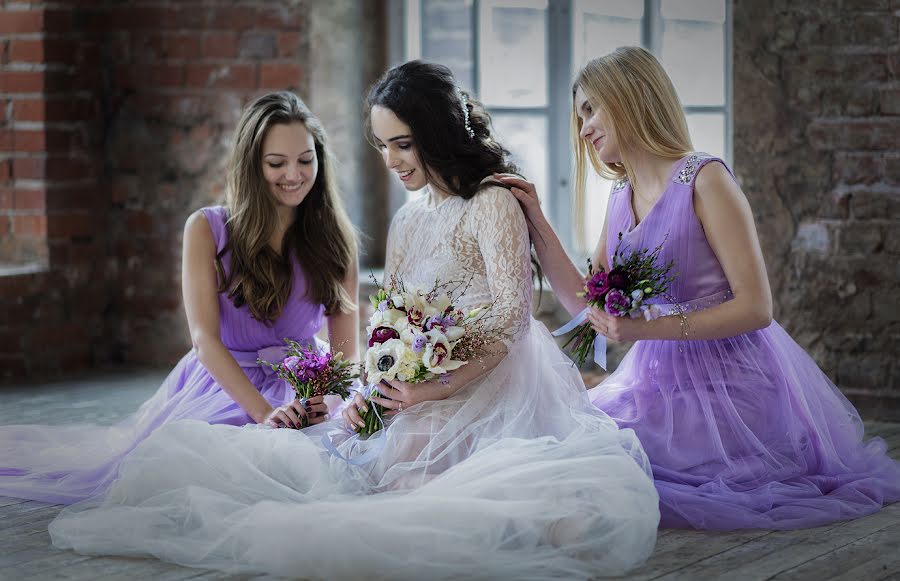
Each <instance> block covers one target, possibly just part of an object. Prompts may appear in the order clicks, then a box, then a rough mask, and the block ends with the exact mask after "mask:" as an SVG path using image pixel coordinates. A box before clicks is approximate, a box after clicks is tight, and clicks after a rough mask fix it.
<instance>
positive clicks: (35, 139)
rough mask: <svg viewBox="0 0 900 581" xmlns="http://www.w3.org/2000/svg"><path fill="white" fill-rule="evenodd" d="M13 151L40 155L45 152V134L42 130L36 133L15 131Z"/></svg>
mask: <svg viewBox="0 0 900 581" xmlns="http://www.w3.org/2000/svg"><path fill="white" fill-rule="evenodd" d="M14 140H15V145H14V147H15V151H17V152H19V153H21V152H26V153H41V152H44V151H47V133H46V131H44V130H43V129H38V130H36V131H22V130H20V131H16V132H15V133H14Z"/></svg>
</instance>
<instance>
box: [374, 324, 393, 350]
mask: <svg viewBox="0 0 900 581" xmlns="http://www.w3.org/2000/svg"><path fill="white" fill-rule="evenodd" d="M399 338H400V333H398V332H397V330H396V329H392V328H390V327H378V328H377V329H375V330H374V331H372V336H371V337H369V347H371V346H372V345H374V344H376V343H384V342H385V341H388V340H390V339H399Z"/></svg>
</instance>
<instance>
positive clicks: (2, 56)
mask: <svg viewBox="0 0 900 581" xmlns="http://www.w3.org/2000/svg"><path fill="white" fill-rule="evenodd" d="M2 1H3V0H0V2H2ZM0 6H2V4H0ZM0 10H2V8H0ZM7 64H9V41H8V40H0V65H7Z"/></svg>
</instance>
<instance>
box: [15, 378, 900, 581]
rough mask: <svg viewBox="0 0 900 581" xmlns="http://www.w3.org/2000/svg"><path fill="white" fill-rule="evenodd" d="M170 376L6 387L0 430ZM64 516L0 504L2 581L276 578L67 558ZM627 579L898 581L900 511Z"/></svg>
mask: <svg viewBox="0 0 900 581" xmlns="http://www.w3.org/2000/svg"><path fill="white" fill-rule="evenodd" d="M164 376H165V373H164V372H158V371H143V372H133V373H127V374H125V373H111V374H103V375H98V376H93V377H89V378H84V379H78V380H72V381H67V382H63V383H52V384H46V385H23V386H13V387H7V388H3V389H0V425H2V424H30V423H55V424H69V423H85V422H87V423H98V424H110V423H113V422H114V421H116V420H118V419H120V418H123V417H125V416H127V415H128V414H129V413H130V412H132V411H134V410H135V409H137V407H138V406H139V405H140V404H141V403H142V402H143V401H145V400H146V399H147V398H148V397H149V396H150V394H152V393H153V391H154V390H155V389H156V387H157V386H158V385H159V384H160V383H161V382H162V379H163V378H164ZM867 434H868V435H870V436H875V435H878V436H881V437H883V438H885V440H886V441H887V443H888V446H889V448H890V450H891V455H892V456H893V457H894V458H900V424H888V423H868V424H867ZM60 509H61V507H60V506H55V505H48V504H45V503H40V502H34V501H23V500H21V499H15V498H4V497H0V580H19V579H37V580H42V579H70V580H78V581H89V580H90V581H93V580H112V579H129V578H131V579H149V578H152V579H154V580H155V581H169V580H171V581H175V580H182V579H192V580H200V579H220V580H225V579H227V580H244V579H270V580H272V579H276V578H275V577H271V576H254V575H228V574H224V573H219V572H212V571H203V570H199V569H188V568H185V567H179V566H176V565H170V564H168V563H163V562H160V561H156V560H152V559H125V558H118V557H89V556H84V555H78V554H76V553H74V552H71V551H61V550H58V549H56V548H54V547H53V546H52V545H51V544H50V537H49V535H48V534H47V524H48V523H49V522H50V521H51V520H53V518H54V517H55V516H56V514H57V513H58V512H59V511H60ZM362 572H363V571H362V570H361V573H362ZM363 577H364V575H361V576H360V578H363ZM625 579H634V580H638V579H639V580H649V579H667V580H668V579H690V580H693V579H729V580H744V579H747V580H767V579H784V580H788V579H790V580H810V581H821V580H825V579H846V580H848V581H849V580H853V581H856V580H864V581H878V580H881V579H900V503H897V504H894V505H891V506H889V507H887V508H886V509H884V510H882V511H881V512H879V513H877V514H874V515H872V516H869V517H866V518H862V519H858V520H855V521H849V522H842V523H838V524H834V525H830V526H825V527H819V528H816V529H807V530H801V531H790V532H770V531H756V530H754V531H740V532H735V533H708V532H697V531H679V530H661V531H660V533H659V539H658V541H657V544H656V549H655V551H654V553H653V556H652V557H651V558H650V560H649V561H648V562H647V563H646V564H645V565H644V566H643V567H641V568H639V569H637V570H636V571H634V572H632V573H631V574H630V575H628V576H626V577H625Z"/></svg>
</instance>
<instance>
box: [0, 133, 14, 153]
mask: <svg viewBox="0 0 900 581" xmlns="http://www.w3.org/2000/svg"><path fill="white" fill-rule="evenodd" d="M14 143H15V141H14V139H13V132H12V131H6V130H4V129H0V151H7V152H8V151H13V144H14Z"/></svg>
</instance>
